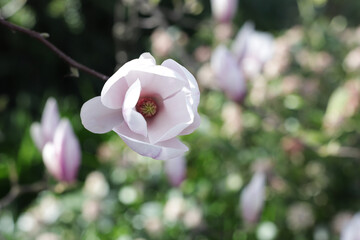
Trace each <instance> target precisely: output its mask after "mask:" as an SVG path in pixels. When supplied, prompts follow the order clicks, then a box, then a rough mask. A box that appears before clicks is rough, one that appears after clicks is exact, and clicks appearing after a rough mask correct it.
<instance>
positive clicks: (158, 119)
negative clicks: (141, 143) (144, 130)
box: [148, 92, 194, 143]
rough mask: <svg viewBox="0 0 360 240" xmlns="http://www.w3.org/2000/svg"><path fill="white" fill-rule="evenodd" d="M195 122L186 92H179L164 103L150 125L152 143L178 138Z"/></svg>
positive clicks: (149, 131) (149, 132)
mask: <svg viewBox="0 0 360 240" xmlns="http://www.w3.org/2000/svg"><path fill="white" fill-rule="evenodd" d="M193 121H194V113H193V111H192V109H191V106H190V104H189V103H188V101H187V99H186V93H185V92H178V93H177V94H175V95H174V96H172V97H170V98H168V99H165V100H164V101H163V106H162V109H160V110H159V111H158V113H157V115H156V116H155V117H154V119H153V121H152V122H150V123H149V125H148V134H149V140H150V143H157V142H162V141H165V140H168V139H171V138H174V137H176V136H177V135H179V133H181V132H182V131H183V130H184V129H185V128H187V127H188V126H189V125H190V124H192V123H193Z"/></svg>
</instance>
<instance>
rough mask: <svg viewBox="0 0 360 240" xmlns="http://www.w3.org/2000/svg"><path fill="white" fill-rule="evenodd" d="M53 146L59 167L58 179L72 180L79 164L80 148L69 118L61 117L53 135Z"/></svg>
mask: <svg viewBox="0 0 360 240" xmlns="http://www.w3.org/2000/svg"><path fill="white" fill-rule="evenodd" d="M54 146H55V148H56V152H57V154H58V161H59V162H60V167H61V175H60V180H61V181H66V182H72V181H74V180H75V179H76V176H77V171H78V168H79V166H80V161H81V150H80V145H79V141H78V139H77V138H76V136H75V134H74V132H73V130H72V127H71V125H70V122H69V120H67V119H63V120H61V122H60V123H59V126H58V127H57V129H56V132H55V136H54Z"/></svg>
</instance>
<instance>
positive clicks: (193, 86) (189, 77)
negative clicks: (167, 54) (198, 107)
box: [161, 59, 200, 95]
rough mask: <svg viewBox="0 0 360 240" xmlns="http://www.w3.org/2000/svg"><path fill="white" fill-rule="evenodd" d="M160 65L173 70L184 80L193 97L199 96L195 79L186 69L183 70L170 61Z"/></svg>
mask: <svg viewBox="0 0 360 240" xmlns="http://www.w3.org/2000/svg"><path fill="white" fill-rule="evenodd" d="M161 65H162V66H164V67H168V68H170V69H172V70H174V71H175V72H177V73H178V74H180V75H181V76H182V77H183V78H184V79H186V80H187V86H188V87H189V89H190V90H191V93H192V94H193V95H198V94H200V91H199V86H198V84H197V82H196V79H195V78H194V76H193V75H192V74H191V73H190V72H189V71H188V70H187V69H186V68H184V67H183V66H181V65H180V64H179V63H177V62H176V61H174V60H172V59H167V60H165V61H164V62H163V63H162V64H161Z"/></svg>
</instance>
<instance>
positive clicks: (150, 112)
mask: <svg viewBox="0 0 360 240" xmlns="http://www.w3.org/2000/svg"><path fill="white" fill-rule="evenodd" d="M157 110H158V109H157V104H156V102H155V101H154V99H152V98H151V97H140V99H139V101H138V102H137V104H136V111H138V112H139V113H141V115H143V116H144V118H152V117H154V116H155V115H156V113H157Z"/></svg>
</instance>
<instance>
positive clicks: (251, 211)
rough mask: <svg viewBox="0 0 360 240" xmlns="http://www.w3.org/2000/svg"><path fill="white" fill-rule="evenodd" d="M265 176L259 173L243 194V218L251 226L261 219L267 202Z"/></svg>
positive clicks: (241, 199)
mask: <svg viewBox="0 0 360 240" xmlns="http://www.w3.org/2000/svg"><path fill="white" fill-rule="evenodd" d="M265 180H266V177H265V174H264V173H263V172H257V173H255V175H254V176H253V178H252V179H251V181H250V183H249V184H248V185H247V186H246V187H245V188H244V190H243V191H242V193H241V198H240V205H241V211H242V217H243V219H244V221H245V222H247V223H249V224H253V223H256V222H257V221H258V219H259V216H260V213H261V211H262V208H263V205H264V201H265Z"/></svg>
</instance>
